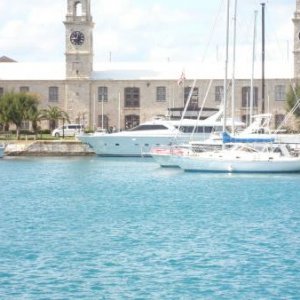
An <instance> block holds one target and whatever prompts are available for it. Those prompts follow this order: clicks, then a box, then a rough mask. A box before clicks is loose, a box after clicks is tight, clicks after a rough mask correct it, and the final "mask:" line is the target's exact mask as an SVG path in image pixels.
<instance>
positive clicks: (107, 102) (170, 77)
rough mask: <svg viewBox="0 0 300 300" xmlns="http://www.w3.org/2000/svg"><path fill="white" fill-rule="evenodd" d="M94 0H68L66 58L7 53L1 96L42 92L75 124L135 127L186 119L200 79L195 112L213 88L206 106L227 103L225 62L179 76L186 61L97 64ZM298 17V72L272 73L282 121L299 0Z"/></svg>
mask: <svg viewBox="0 0 300 300" xmlns="http://www.w3.org/2000/svg"><path fill="white" fill-rule="evenodd" d="M90 2H91V1H90V0H67V14H66V17H65V20H64V26H65V63H64V64H44V63H36V64H32V63H31V64H28V63H22V62H15V61H13V60H10V59H8V58H7V57H3V58H2V60H1V59H0V96H1V95H2V94H4V93H5V92H8V91H11V90H15V91H29V92H33V93H36V94H38V95H39V98H40V106H41V108H44V107H47V106H49V105H51V106H59V107H60V108H62V109H63V110H65V111H66V112H67V113H68V114H69V116H70V119H71V121H72V123H81V124H84V125H85V126H86V127H87V128H91V129H94V128H96V127H102V126H103V127H105V128H109V127H116V128H120V129H125V128H130V127H132V126H135V125H137V124H138V123H140V122H143V121H146V120H148V119H150V118H152V117H153V116H156V115H162V114H166V112H167V111H168V110H170V109H171V110H172V114H173V115H175V116H177V117H178V116H179V115H180V111H177V110H176V108H183V106H184V104H185V102H186V101H187V99H188V95H189V91H190V89H191V86H192V83H193V80H194V79H197V81H196V85H195V88H194V90H193V93H192V97H191V102H190V109H189V114H190V115H192V114H195V111H196V112H197V110H199V108H200V107H201V105H202V102H203V99H204V98H205V95H206V93H208V97H207V100H206V103H205V106H206V107H209V108H217V107H218V106H219V104H220V102H221V99H222V93H223V77H224V76H223V74H222V72H221V71H222V70H223V66H221V67H220V64H219V65H217V66H213V65H211V64H208V65H201V66H198V65H197V64H186V65H185V66H184V70H185V72H184V73H185V74H184V78H181V80H180V82H179V79H180V75H181V74H182V67H183V65H182V64H179V63H177V64H176V63H171V62H165V63H159V64H153V63H125V62H124V63H115V62H106V63H100V64H97V63H94V56H93V28H94V22H93V18H92V13H91V3H90ZM293 22H294V28H295V33H294V36H295V38H294V74H292V73H290V72H283V70H278V69H272V68H269V69H268V71H267V72H266V81H265V87H266V95H267V97H266V98H267V99H268V100H267V103H266V105H265V107H266V111H270V112H271V113H273V115H274V116H275V117H274V118H273V123H274V124H273V125H276V124H279V123H280V121H281V120H282V118H283V116H284V114H285V113H286V108H285V97H286V92H287V91H288V89H289V87H290V85H291V77H295V78H299V76H300V0H297V1H296V11H295V15H294V18H293ZM6 55H8V54H6ZM216 68H218V70H216ZM220 70H221V71H220ZM243 71H244V70H237V74H236V81H235V114H236V116H238V117H240V118H241V119H242V120H244V121H247V119H248V116H249V105H250V101H249V99H250V79H249V73H248V74H246V73H245V72H244V73H243ZM216 74H217V75H216ZM210 78H213V79H214V80H213V81H211V80H210ZM209 86H210V88H209V89H208V87H209ZM229 98H230V94H229ZM229 110H230V108H229ZM260 112H261V79H260V76H256V77H255V79H254V113H260ZM205 113H209V112H205Z"/></svg>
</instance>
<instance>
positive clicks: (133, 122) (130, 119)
mask: <svg viewBox="0 0 300 300" xmlns="http://www.w3.org/2000/svg"><path fill="white" fill-rule="evenodd" d="M139 124H140V116H137V115H127V116H125V129H130V128H133V127H135V126H138V125H139Z"/></svg>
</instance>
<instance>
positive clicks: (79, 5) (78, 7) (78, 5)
mask: <svg viewBox="0 0 300 300" xmlns="http://www.w3.org/2000/svg"><path fill="white" fill-rule="evenodd" d="M75 16H76V17H81V16H82V3H81V2H80V1H77V2H75Z"/></svg>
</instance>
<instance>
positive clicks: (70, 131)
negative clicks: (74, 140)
mask: <svg viewBox="0 0 300 300" xmlns="http://www.w3.org/2000/svg"><path fill="white" fill-rule="evenodd" d="M83 129H84V127H83V125H81V124H67V125H64V126H60V127H58V128H56V129H54V130H53V131H52V136H55V137H60V136H75V135H76V134H78V133H80V132H81V131H83Z"/></svg>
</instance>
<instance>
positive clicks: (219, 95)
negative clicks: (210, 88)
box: [215, 85, 224, 102]
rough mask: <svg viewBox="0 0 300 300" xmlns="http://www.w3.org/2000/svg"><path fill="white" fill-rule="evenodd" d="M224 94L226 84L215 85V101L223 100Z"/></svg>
mask: <svg viewBox="0 0 300 300" xmlns="http://www.w3.org/2000/svg"><path fill="white" fill-rule="evenodd" d="M223 96H224V86H222V85H219V86H216V87H215V101H216V102H221V101H222V100H223Z"/></svg>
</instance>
